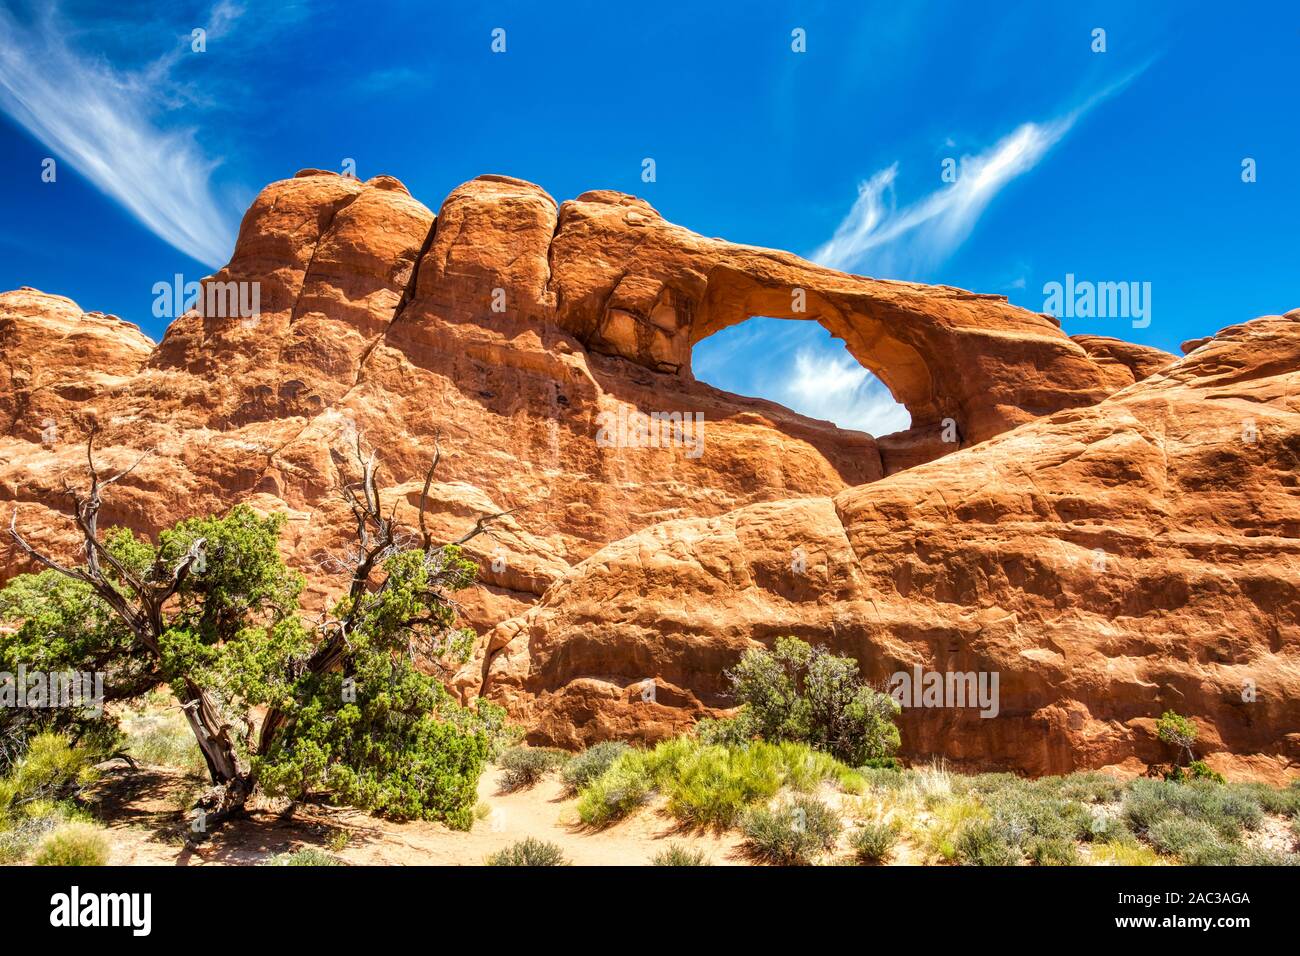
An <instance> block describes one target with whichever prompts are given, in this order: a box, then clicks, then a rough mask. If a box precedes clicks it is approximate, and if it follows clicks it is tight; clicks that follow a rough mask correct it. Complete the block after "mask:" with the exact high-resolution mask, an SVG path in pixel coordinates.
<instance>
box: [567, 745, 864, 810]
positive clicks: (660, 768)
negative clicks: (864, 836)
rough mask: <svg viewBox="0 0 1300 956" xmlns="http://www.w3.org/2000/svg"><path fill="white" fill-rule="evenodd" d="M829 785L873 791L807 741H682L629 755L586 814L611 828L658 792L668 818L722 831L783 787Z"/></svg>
mask: <svg viewBox="0 0 1300 956" xmlns="http://www.w3.org/2000/svg"><path fill="white" fill-rule="evenodd" d="M580 759H582V758H581V757H579V758H575V759H574V761H572V762H570V764H569V768H571V767H572V766H573V763H574V762H576V761H577V760H580ZM569 768H566V772H567V770H568V769H569ZM823 783H834V784H837V785H838V786H840V787H841V788H842V789H852V790H856V789H860V788H862V787H865V782H864V781H863V780H862V778H861V776H859V774H858V773H857V772H856V771H854V770H852V769H851V768H849V767H846V766H845V765H844V764H842V763H839V762H838V761H837V760H835V759H834V758H833V757H830V756H828V755H827V754H824V753H820V752H818V751H816V750H813V749H811V748H810V747H808V746H807V745H805V744H797V743H792V742H789V741H786V742H782V743H779V744H771V743H766V742H765V741H761V740H758V741H754V742H753V743H751V744H748V745H746V746H741V747H735V746H731V747H725V746H721V745H716V744H712V745H710V744H705V743H703V742H701V741H700V740H698V739H696V738H693V737H675V738H673V739H671V740H665V741H663V742H662V743H660V744H659V745H658V746H656V747H655V748H654V749H653V750H648V751H647V750H624V752H623V753H622V755H621V756H619V757H618V759H616V760H615V761H614V762H613V763H612V764H611V765H610V766H609V768H608V769H607V770H606V771H605V772H604V773H603V774H601V775H600V776H598V777H596V778H595V779H593V780H591V781H589V782H588V784H587V785H586V786H585V787H583V789H582V791H581V793H580V797H579V801H578V815H579V817H580V818H581V819H582V821H583V822H584V823H585V824H587V825H588V826H605V825H607V824H609V823H611V822H613V821H614V820H617V819H619V818H621V817H623V816H625V815H626V814H628V813H629V812H631V811H632V810H634V809H635V808H636V807H638V806H641V805H642V804H644V803H645V802H646V800H648V799H649V797H650V794H651V793H652V792H655V791H658V792H659V793H661V794H663V795H664V796H665V797H666V798H667V802H666V809H667V811H668V813H669V814H671V815H672V816H673V817H675V818H676V819H678V820H679V821H681V822H682V823H684V824H686V825H688V826H692V827H714V828H719V829H722V828H726V827H730V826H733V825H735V823H736V822H737V820H739V819H740V816H741V814H742V813H743V812H744V811H745V810H746V809H747V808H749V807H751V806H753V805H755V804H756V803H765V802H766V801H767V800H769V799H771V798H772V797H773V796H774V795H776V793H777V792H778V791H779V790H781V789H782V788H788V789H791V790H795V791H801V792H809V791H812V790H814V789H816V788H817V787H818V786H819V785H821V784H823Z"/></svg>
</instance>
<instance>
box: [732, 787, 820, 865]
mask: <svg viewBox="0 0 1300 956" xmlns="http://www.w3.org/2000/svg"><path fill="white" fill-rule="evenodd" d="M741 829H742V831H743V832H744V834H745V846H746V847H747V849H748V850H749V852H750V853H751V854H752V855H753V856H755V857H756V858H758V859H761V860H765V861H767V862H769V863H775V864H778V865H780V866H806V865H807V864H809V863H811V862H813V860H814V859H815V858H816V857H817V856H818V855H819V854H820V853H823V852H825V851H827V850H830V849H832V848H833V847H834V846H835V838H836V837H837V836H838V835H839V832H840V829H841V824H840V818H839V816H838V815H837V814H836V813H835V811H834V810H832V809H831V808H830V807H828V806H826V804H824V803H822V802H821V801H820V800H817V799H815V798H813V797H809V796H805V795H802V794H801V795H799V796H796V797H795V798H794V799H793V800H792V801H790V802H789V803H788V804H785V805H782V806H778V807H775V808H768V807H755V808H753V809H751V810H750V811H748V812H747V813H746V814H745V816H744V818H743V820H742V822H741Z"/></svg>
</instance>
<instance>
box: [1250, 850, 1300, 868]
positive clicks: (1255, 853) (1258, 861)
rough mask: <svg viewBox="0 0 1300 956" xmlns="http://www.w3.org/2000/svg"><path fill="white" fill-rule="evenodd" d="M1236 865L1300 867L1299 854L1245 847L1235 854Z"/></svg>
mask: <svg viewBox="0 0 1300 956" xmlns="http://www.w3.org/2000/svg"><path fill="white" fill-rule="evenodd" d="M1236 864H1237V865H1238V866H1300V853H1284V852H1282V851H1280V850H1267V849H1264V848H1263V847H1247V848H1246V849H1244V850H1241V851H1240V852H1239V853H1238V854H1237V858H1236Z"/></svg>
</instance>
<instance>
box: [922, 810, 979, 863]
mask: <svg viewBox="0 0 1300 956" xmlns="http://www.w3.org/2000/svg"><path fill="white" fill-rule="evenodd" d="M988 819H989V813H988V810H986V809H985V808H984V805H983V804H981V803H980V802H979V801H978V800H976V799H974V798H973V797H953V796H949V797H947V798H945V799H942V800H939V801H937V802H935V803H934V805H933V806H932V807H931V819H930V820H929V822H928V823H927V824H926V825H925V828H924V830H923V831H922V839H923V842H924V845H925V848H926V849H927V850H928V851H929V852H930V853H932V854H934V855H936V856H940V857H942V858H943V859H945V860H948V861H949V862H952V861H954V860H956V859H957V837H958V835H959V834H960V833H961V831H962V830H963V829H964V828H965V827H966V826H968V825H969V824H973V823H977V822H986V821H987V820H988Z"/></svg>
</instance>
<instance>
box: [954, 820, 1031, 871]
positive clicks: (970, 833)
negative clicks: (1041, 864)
mask: <svg viewBox="0 0 1300 956" xmlns="http://www.w3.org/2000/svg"><path fill="white" fill-rule="evenodd" d="M954 847H955V849H956V858H957V861H958V862H959V863H962V864H964V865H966V866H1015V865H1016V864H1018V863H1019V862H1020V860H1021V853H1020V848H1019V846H1018V845H1017V843H1016V839H1015V836H1014V835H1013V834H1012V833H1011V832H1010V830H1009V828H1008V827H1006V826H1005V825H1004V824H1002V823H999V822H998V821H996V820H988V819H985V820H972V821H970V822H968V823H965V824H963V826H962V827H961V829H960V830H959V831H958V832H957V835H956V839H955V840H954Z"/></svg>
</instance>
